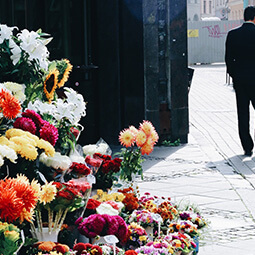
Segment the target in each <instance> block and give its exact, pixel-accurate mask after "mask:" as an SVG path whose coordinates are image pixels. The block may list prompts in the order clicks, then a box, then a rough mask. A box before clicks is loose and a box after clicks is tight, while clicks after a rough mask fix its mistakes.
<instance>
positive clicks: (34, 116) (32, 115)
mask: <svg viewBox="0 0 255 255" xmlns="http://www.w3.org/2000/svg"><path fill="white" fill-rule="evenodd" d="M21 115H22V117H26V118H29V119H31V120H32V121H33V122H34V123H35V125H36V127H37V129H38V130H39V129H40V128H41V127H42V125H43V124H44V120H43V119H42V117H41V116H40V114H38V113H36V112H35V111H33V110H29V109H26V111H25V112H23V113H22V114H21Z"/></svg>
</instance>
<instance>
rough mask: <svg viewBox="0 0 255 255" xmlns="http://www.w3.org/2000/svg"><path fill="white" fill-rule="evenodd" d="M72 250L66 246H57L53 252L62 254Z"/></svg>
mask: <svg viewBox="0 0 255 255" xmlns="http://www.w3.org/2000/svg"><path fill="white" fill-rule="evenodd" d="M69 250H70V248H69V247H68V246H67V245H65V244H56V246H54V248H53V251H57V252H61V253H62V254H64V253H66V252H69Z"/></svg>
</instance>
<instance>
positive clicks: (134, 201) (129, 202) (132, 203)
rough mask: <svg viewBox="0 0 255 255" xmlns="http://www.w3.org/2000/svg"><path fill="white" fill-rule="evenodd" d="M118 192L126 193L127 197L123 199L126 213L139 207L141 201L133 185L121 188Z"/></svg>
mask: <svg viewBox="0 0 255 255" xmlns="http://www.w3.org/2000/svg"><path fill="white" fill-rule="evenodd" d="M118 192H121V193H123V194H124V195H125V198H124V199H123V200H122V203H123V204H124V206H125V211H126V213H132V212H133V211H134V210H136V209H138V207H139V203H138V198H137V196H136V194H135V192H134V189H133V188H132V187H129V188H126V189H122V190H121V189H119V190H118Z"/></svg>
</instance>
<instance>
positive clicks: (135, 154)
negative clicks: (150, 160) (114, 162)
mask: <svg viewBox="0 0 255 255" xmlns="http://www.w3.org/2000/svg"><path fill="white" fill-rule="evenodd" d="M118 155H119V157H120V158H121V159H122V162H121V167H120V179H122V180H128V181H132V175H133V174H138V175H141V177H142V178H143V169H142V165H141V164H142V162H143V161H144V159H142V156H141V149H140V148H139V147H138V148H134V147H131V148H130V149H128V148H122V149H121V152H120V153H118Z"/></svg>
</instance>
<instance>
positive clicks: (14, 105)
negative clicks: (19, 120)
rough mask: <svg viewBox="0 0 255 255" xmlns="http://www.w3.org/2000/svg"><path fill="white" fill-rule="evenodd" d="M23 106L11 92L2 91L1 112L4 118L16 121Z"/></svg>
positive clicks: (0, 99)
mask: <svg viewBox="0 0 255 255" xmlns="http://www.w3.org/2000/svg"><path fill="white" fill-rule="evenodd" d="M20 110H21V106H20V102H19V100H18V99H17V98H15V97H14V96H13V95H12V94H11V93H10V92H8V91H6V90H4V89H1V90H0V111H1V112H2V113H3V115H4V117H6V118H8V119H14V118H15V117H16V116H17V115H18V114H19V112H20Z"/></svg>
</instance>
